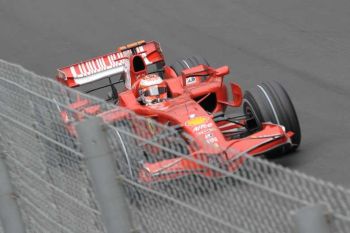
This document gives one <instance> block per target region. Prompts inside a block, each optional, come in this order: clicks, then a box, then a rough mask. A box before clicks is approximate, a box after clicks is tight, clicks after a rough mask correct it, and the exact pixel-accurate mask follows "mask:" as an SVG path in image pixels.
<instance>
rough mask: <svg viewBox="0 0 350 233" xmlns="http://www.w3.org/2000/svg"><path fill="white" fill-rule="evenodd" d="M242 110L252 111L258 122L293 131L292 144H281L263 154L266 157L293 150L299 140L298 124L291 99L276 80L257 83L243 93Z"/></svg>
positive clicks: (298, 143)
mask: <svg viewBox="0 0 350 233" xmlns="http://www.w3.org/2000/svg"><path fill="white" fill-rule="evenodd" d="M243 111H244V113H245V114H249V113H253V115H254V117H256V118H258V119H259V121H260V122H272V123H274V124H278V125H282V126H284V127H285V129H286V131H287V132H288V131H292V132H294V135H293V137H292V138H291V140H292V144H293V145H292V146H282V147H280V148H276V149H275V150H273V151H271V152H268V153H266V154H265V156H266V157H270V158H272V157H276V156H278V155H281V154H285V153H287V152H291V151H294V150H295V149H297V148H298V146H299V145H300V142H301V131H300V124H299V120H298V117H297V114H296V112H295V109H294V106H293V103H292V101H291V100H290V98H289V96H288V94H287V92H286V90H285V89H284V88H283V87H282V85H281V84H279V83H278V82H266V83H262V84H260V85H257V86H256V87H255V88H254V89H252V90H250V91H246V92H245V94H244V102H243Z"/></svg>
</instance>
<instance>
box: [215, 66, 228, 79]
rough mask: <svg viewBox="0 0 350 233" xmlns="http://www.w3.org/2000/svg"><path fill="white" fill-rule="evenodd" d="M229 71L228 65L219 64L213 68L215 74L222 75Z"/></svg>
mask: <svg viewBox="0 0 350 233" xmlns="http://www.w3.org/2000/svg"><path fill="white" fill-rule="evenodd" d="M229 73H230V68H228V66H221V67H219V68H217V69H215V74H216V76H219V77H222V76H225V75H227V74H229Z"/></svg>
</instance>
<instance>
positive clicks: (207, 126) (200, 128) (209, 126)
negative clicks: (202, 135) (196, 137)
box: [193, 122, 213, 132]
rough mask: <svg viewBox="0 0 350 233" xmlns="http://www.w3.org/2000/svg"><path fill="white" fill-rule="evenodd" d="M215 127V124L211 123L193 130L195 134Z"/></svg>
mask: <svg viewBox="0 0 350 233" xmlns="http://www.w3.org/2000/svg"><path fill="white" fill-rule="evenodd" d="M212 127H213V123H212V122H209V123H207V124H201V125H198V126H196V127H194V128H193V131H194V132H199V131H205V130H207V129H210V128H212Z"/></svg>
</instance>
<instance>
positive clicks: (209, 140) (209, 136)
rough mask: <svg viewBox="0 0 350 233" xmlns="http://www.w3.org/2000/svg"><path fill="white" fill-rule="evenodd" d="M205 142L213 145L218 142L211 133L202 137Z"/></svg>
mask: <svg viewBox="0 0 350 233" xmlns="http://www.w3.org/2000/svg"><path fill="white" fill-rule="evenodd" d="M204 138H205V140H206V141H207V143H209V144H213V143H216V142H218V138H217V137H215V136H214V134H212V133H207V134H206V135H204Z"/></svg>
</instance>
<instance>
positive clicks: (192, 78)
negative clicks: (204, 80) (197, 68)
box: [186, 77, 196, 85]
mask: <svg viewBox="0 0 350 233" xmlns="http://www.w3.org/2000/svg"><path fill="white" fill-rule="evenodd" d="M195 82H196V78H195V77H188V78H186V85H189V84H193V83H195Z"/></svg>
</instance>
